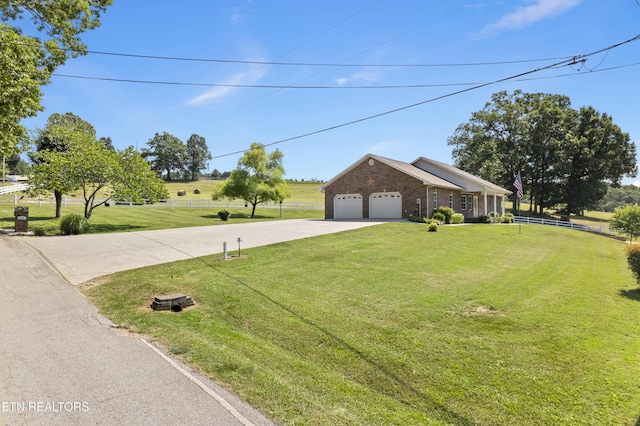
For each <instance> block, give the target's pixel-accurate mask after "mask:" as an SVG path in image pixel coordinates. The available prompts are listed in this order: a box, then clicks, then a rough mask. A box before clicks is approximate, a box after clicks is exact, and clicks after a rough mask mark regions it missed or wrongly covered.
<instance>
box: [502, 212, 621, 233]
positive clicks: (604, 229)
mask: <svg viewBox="0 0 640 426" xmlns="http://www.w3.org/2000/svg"><path fill="white" fill-rule="evenodd" d="M513 222H514V223H525V224H536V225H550V226H559V227H561V228H568V229H575V230H578V231H587V232H595V233H598V234H607V235H616V233H615V232H613V231H612V230H611V229H610V228H609V225H606V226H593V225H583V224H579V223H573V222H565V221H563V220H554V219H541V218H537V217H528V216H515V217H514V218H513Z"/></svg>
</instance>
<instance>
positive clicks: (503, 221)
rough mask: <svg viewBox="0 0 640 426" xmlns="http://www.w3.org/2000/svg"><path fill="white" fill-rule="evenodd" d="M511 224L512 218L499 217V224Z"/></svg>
mask: <svg viewBox="0 0 640 426" xmlns="http://www.w3.org/2000/svg"><path fill="white" fill-rule="evenodd" d="M512 222H513V217H509V216H506V215H505V216H500V223H512Z"/></svg>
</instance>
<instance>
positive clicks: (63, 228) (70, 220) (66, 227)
mask: <svg viewBox="0 0 640 426" xmlns="http://www.w3.org/2000/svg"><path fill="white" fill-rule="evenodd" d="M89 229H90V225H89V221H88V220H87V219H86V218H85V217H84V216H80V215H79V214H70V215H67V216H65V217H63V218H62V221H60V232H62V234H64V235H79V234H84V233H85V232H87V231H89Z"/></svg>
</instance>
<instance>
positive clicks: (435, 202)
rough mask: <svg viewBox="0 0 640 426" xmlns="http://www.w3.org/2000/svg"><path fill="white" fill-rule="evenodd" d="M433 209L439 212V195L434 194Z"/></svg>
mask: <svg viewBox="0 0 640 426" xmlns="http://www.w3.org/2000/svg"><path fill="white" fill-rule="evenodd" d="M433 209H434V210H438V193H437V192H434V193H433Z"/></svg>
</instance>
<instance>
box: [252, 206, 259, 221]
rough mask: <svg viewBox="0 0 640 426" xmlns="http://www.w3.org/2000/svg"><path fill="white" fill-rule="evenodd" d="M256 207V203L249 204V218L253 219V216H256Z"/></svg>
mask: <svg viewBox="0 0 640 426" xmlns="http://www.w3.org/2000/svg"><path fill="white" fill-rule="evenodd" d="M257 205H258V203H251V206H252V208H251V217H252V218H253V215H255V214H256V206H257Z"/></svg>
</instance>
